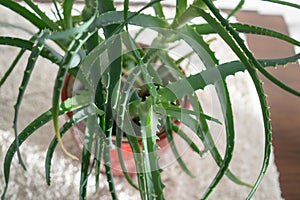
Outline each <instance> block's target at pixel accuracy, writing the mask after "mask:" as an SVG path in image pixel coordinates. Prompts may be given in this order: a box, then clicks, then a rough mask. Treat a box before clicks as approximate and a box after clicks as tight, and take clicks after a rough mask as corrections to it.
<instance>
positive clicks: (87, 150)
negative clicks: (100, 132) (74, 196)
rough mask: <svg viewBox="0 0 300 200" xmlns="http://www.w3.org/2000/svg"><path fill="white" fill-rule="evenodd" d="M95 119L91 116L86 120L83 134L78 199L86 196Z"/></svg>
mask: <svg viewBox="0 0 300 200" xmlns="http://www.w3.org/2000/svg"><path fill="white" fill-rule="evenodd" d="M95 126H97V118H96V116H91V117H88V118H87V123H86V126H85V132H84V143H83V150H82V156H81V157H82V161H81V174H80V187H79V188H80V189H79V195H80V199H86V195H87V184H88V176H89V173H88V172H89V167H90V161H91V154H92V148H93V143H94V138H95V131H96V130H97V128H96V127H95Z"/></svg>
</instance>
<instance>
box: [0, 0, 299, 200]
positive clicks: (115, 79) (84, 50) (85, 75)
mask: <svg viewBox="0 0 300 200" xmlns="http://www.w3.org/2000/svg"><path fill="white" fill-rule="evenodd" d="M266 1H268V2H270V3H275V4H280V5H281V6H282V7H284V6H289V7H293V8H294V9H300V6H299V5H296V4H293V3H289V2H285V1H279V0H266ZM52 3H53V5H54V8H55V11H54V13H55V15H56V19H52V18H49V17H48V16H47V15H46V14H45V13H44V11H43V10H41V9H40V8H39V5H38V3H34V2H32V1H31V0H24V2H23V3H22V4H21V3H18V2H15V1H12V0H0V4H1V5H2V6H4V7H7V8H8V9H10V10H12V11H14V12H16V13H17V14H19V15H20V16H22V17H24V18H25V19H27V20H28V21H29V22H30V23H32V24H33V25H34V26H36V27H37V28H38V31H37V32H36V33H35V34H33V35H32V36H31V38H29V39H27V40H25V39H21V38H16V37H12V36H10V35H3V36H0V44H1V45H7V46H13V47H17V48H19V49H20V52H19V54H18V55H16V57H15V58H12V59H13V62H12V65H11V66H10V67H9V68H8V70H7V71H6V73H5V74H4V76H3V77H1V80H0V87H1V86H2V85H3V84H4V83H5V81H6V79H7V77H8V76H9V75H10V74H11V72H12V71H13V70H14V68H15V67H16V66H17V63H18V61H19V60H20V58H21V57H22V56H23V54H24V52H26V51H29V52H30V54H29V56H28V62H27V65H26V68H25V71H24V76H23V79H22V82H21V85H20V87H19V95H18V97H17V99H16V104H15V115H14V121H13V127H14V131H15V140H14V141H13V143H12V144H11V145H10V147H9V149H8V151H7V154H6V156H5V161H4V165H3V170H4V176H5V184H6V185H5V187H4V188H3V189H4V192H3V194H2V199H5V193H6V191H7V190H8V189H9V188H8V183H9V178H10V167H11V162H12V158H13V157H14V156H15V154H16V153H17V156H18V159H19V162H20V164H21V165H22V167H23V168H24V169H26V168H25V167H26V166H25V164H24V163H23V161H22V156H21V152H20V150H19V147H20V146H21V145H22V143H23V142H24V141H25V140H26V139H27V138H28V137H30V136H31V135H32V134H33V133H34V132H35V131H36V130H37V129H38V128H40V127H41V126H43V125H44V124H46V123H48V122H49V121H52V122H53V127H54V128H53V130H54V131H53V132H54V133H55V136H54V138H53V140H52V141H51V144H50V146H49V148H48V152H47V157H46V159H45V168H46V179H47V180H46V182H47V184H49V185H50V169H51V164H52V162H51V160H52V156H53V154H54V151H55V149H56V147H57V144H59V146H60V147H61V148H62V150H63V151H64V152H65V154H66V155H67V156H68V157H70V159H78V158H77V157H76V156H74V155H72V154H71V153H69V152H68V150H67V149H66V148H65V147H64V145H63V142H62V140H61V137H63V135H64V133H66V132H67V131H68V130H69V129H70V128H71V127H72V126H74V125H76V124H77V123H80V122H82V121H85V124H86V126H85V131H84V145H83V150H82V159H81V161H79V162H81V166H82V169H81V180H80V199H86V194H87V187H86V186H87V182H88V181H90V180H89V179H90V178H91V175H90V174H91V171H93V170H95V176H96V178H95V180H96V185H98V184H99V174H100V166H101V165H102V164H103V165H104V166H105V174H106V177H107V181H108V185H109V189H110V192H111V196H112V199H118V194H117V193H116V190H115V185H114V174H113V170H112V165H111V156H110V149H111V148H118V154H119V161H120V164H121V166H122V170H123V173H124V177H125V178H126V179H127V181H128V182H129V183H130V184H131V185H132V186H133V187H134V188H136V189H137V191H139V193H140V197H141V199H164V183H163V182H162V179H161V174H162V173H163V169H162V168H160V165H159V155H158V153H157V150H158V148H159V147H158V145H157V139H158V135H157V132H159V131H160V130H162V129H163V130H165V133H166V134H167V139H168V142H169V145H170V147H171V149H172V152H173V154H174V156H175V157H176V159H177V161H178V163H179V166H180V167H181V168H182V170H183V171H185V172H186V174H187V175H189V176H192V177H193V176H194V175H193V172H192V171H190V170H189V167H188V165H187V164H186V163H184V161H183V160H182V159H181V158H180V155H179V152H178V149H177V147H176V145H175V143H174V142H173V133H176V135H178V137H181V138H182V139H183V140H184V141H185V142H186V143H187V144H189V147H190V148H191V149H192V150H193V151H194V152H195V153H196V154H197V155H199V157H201V156H203V154H204V153H205V152H210V154H211V156H212V158H213V159H214V160H215V162H216V164H217V165H218V166H219V171H218V173H217V174H216V176H215V178H214V179H213V181H212V183H211V184H210V186H209V188H208V189H207V191H206V192H205V193H204V194H203V196H202V197H201V195H200V196H199V198H202V199H207V198H208V196H209V195H210V194H211V193H212V191H213V189H214V188H215V187H216V186H217V185H218V183H219V181H220V180H221V179H222V177H223V176H224V175H226V176H227V177H228V178H229V179H230V180H232V181H233V182H235V183H236V184H239V185H241V187H250V188H251V192H250V193H249V195H248V197H247V199H250V198H251V197H252V196H253V194H254V193H255V191H256V190H257V188H258V186H259V184H260V182H261V180H262V178H263V176H264V174H265V173H266V170H267V167H268V163H269V158H270V151H271V141H272V134H271V124H270V115H269V110H268V105H267V102H266V97H265V96H266V95H265V92H264V90H263V87H262V82H261V79H260V77H259V76H258V74H257V72H258V71H259V72H261V73H262V74H263V75H264V76H265V77H266V78H268V79H269V80H270V81H272V82H273V83H274V84H276V85H277V86H279V87H280V88H282V89H283V90H286V91H288V92H290V93H292V94H294V95H296V96H300V93H299V91H296V90H294V89H293V88H290V87H289V86H287V85H286V84H285V83H283V82H281V81H280V80H278V79H276V78H275V77H273V76H272V75H271V74H270V73H268V71H266V69H265V68H266V67H276V66H282V65H283V66H284V65H286V64H288V63H291V62H296V61H297V60H298V59H299V57H300V55H299V54H296V55H293V56H291V57H286V58H276V59H269V60H259V59H257V58H255V56H254V55H253V54H252V53H251V51H250V50H249V49H248V47H247V46H246V45H245V42H244V41H243V39H242V38H241V37H240V35H239V34H240V33H250V34H257V35H264V36H266V37H274V38H278V39H280V40H284V41H286V42H288V43H291V44H292V45H295V46H300V42H299V41H297V40H295V39H293V38H290V37H289V36H288V35H284V34H282V33H278V32H276V31H274V30H269V29H267V28H264V27H256V26H253V25H247V24H240V23H231V22H230V21H228V19H227V18H225V17H224V16H223V15H222V14H221V13H220V10H219V9H218V8H217V7H216V6H215V4H214V2H213V1H212V0H194V2H193V3H191V4H188V3H187V1H186V0H177V1H176V7H175V8H174V9H175V13H174V16H172V18H169V17H167V16H165V7H164V6H163V2H161V1H160V0H153V1H150V2H148V3H146V4H145V5H144V7H142V8H141V9H140V10H138V11H134V12H133V11H132V6H131V4H130V1H129V0H125V1H124V3H123V4H122V5H121V6H122V8H123V9H121V10H118V11H117V10H116V7H115V5H114V2H113V1H112V0H101V1H100V0H85V1H84V8H83V10H82V11H81V14H80V15H72V10H73V6H74V4H75V1H74V0H73V1H72V0H70V1H58V0H53V2H52ZM24 4H26V7H25V6H23V5H24ZM243 4H244V0H241V1H240V3H239V4H238V5H237V6H236V9H234V10H233V11H232V12H231V13H230V14H229V16H228V18H230V17H231V16H234V14H235V13H236V12H237V11H238V10H239V9H240V8H241V7H242V6H243ZM29 8H30V9H29ZM149 9H153V14H145V13H144V11H145V10H149ZM199 17H200V18H202V19H203V22H202V23H198V22H196V21H192V20H193V19H194V18H199ZM133 27H135V28H136V27H138V28H139V29H138V31H132V28H133ZM147 30H151V31H152V32H155V38H154V39H151V38H149V41H147V42H148V45H147V46H144V47H143V46H142V45H141V43H139V42H138V40H137V38H138V37H139V35H140V34H142V33H143V32H146V31H147ZM209 34H217V35H219V36H220V37H221V38H222V39H223V40H224V41H225V42H226V43H227V44H228V46H229V47H230V48H231V50H232V51H233V52H234V53H235V54H236V56H237V58H238V60H236V61H232V62H228V63H223V64H219V61H218V59H217V58H216V57H215V55H214V52H213V51H212V50H211V48H210V46H209V42H208V41H206V40H205V39H204V36H206V35H209ZM49 41H52V42H54V44H56V48H50V47H49V46H48V42H49ZM179 42H184V43H185V44H187V45H188V46H189V48H190V49H191V53H187V54H186V55H182V57H180V58H178V59H176V58H174V57H172V55H171V53H170V52H172V48H176V45H177V44H179ZM58 49H59V51H58ZM59 52H63V54H61V53H59ZM191 55H196V56H197V57H198V59H199V60H200V61H201V62H202V63H203V64H204V66H205V68H206V69H205V70H202V71H200V72H198V73H196V74H193V75H186V74H185V73H184V71H182V69H181V67H180V65H181V62H182V61H183V60H188V59H189V57H190V56H191ZM39 57H44V58H46V59H48V60H50V61H51V62H53V63H55V64H56V65H57V67H58V72H57V76H56V79H55V83H54V88H53V92H52V93H53V95H52V108H51V109H50V110H48V111H45V113H43V114H42V115H40V116H39V117H37V118H36V119H34V120H33V121H32V122H31V123H29V124H28V125H27V126H26V128H24V129H23V130H22V131H20V130H18V128H17V124H18V114H19V108H20V106H21V104H22V98H23V95H24V93H25V92H26V87H27V85H28V82H29V81H30V76H31V73H32V71H33V70H34V68H35V67H36V60H37V59H38V58H39ZM160 66H164V68H159V67H160ZM160 69H161V70H162V69H163V70H162V71H159V70H160ZM245 70H247V71H248V72H249V74H250V76H251V78H252V81H253V83H254V85H255V88H256V91H257V95H258V97H259V100H260V105H261V107H260V109H261V111H262V114H263V122H264V127H265V128H264V129H265V130H264V136H265V138H264V140H265V153H264V158H263V163H262V166H261V171H260V174H259V176H258V177H257V181H256V182H255V183H254V185H250V184H248V183H246V182H244V181H242V180H240V179H239V178H238V177H236V176H235V175H234V173H233V172H231V171H230V170H229V165H230V161H231V158H232V154H233V149H234V143H235V142H234V140H235V130H234V119H233V114H232V108H231V103H230V97H229V92H228V88H227V83H226V82H225V79H226V77H227V76H229V75H234V74H235V73H237V72H239V71H245ZM67 73H69V74H72V75H73V76H74V77H76V79H77V80H78V81H79V82H80V83H81V84H82V85H83V86H84V90H82V91H79V92H78V93H77V94H75V95H74V96H73V97H70V98H69V99H67V100H65V101H63V102H60V96H61V91H62V87H63V82H64V80H65V77H66V74H67ZM164 74H165V75H166V74H167V75H166V76H172V79H168V80H167V81H166V79H165V75H164ZM208 85H214V87H215V89H216V91H217V94H218V95H217V96H218V101H219V103H220V106H221V109H222V113H223V120H219V119H215V118H213V117H211V116H209V115H207V114H205V113H204V112H203V109H202V104H201V101H200V100H199V99H198V98H197V97H196V95H195V92H196V91H198V90H202V89H204V88H205V87H206V86H208ZM140 91H145V93H146V94H144V95H141V94H140V93H141V92H140ZM186 100H187V101H188V102H189V103H190V105H191V108H186V107H184V106H182V105H180V102H183V101H186ZM75 110H76V112H74V114H73V116H72V117H71V118H70V119H69V120H67V121H66V123H65V124H64V125H63V126H62V127H59V124H58V117H59V116H60V115H63V114H65V113H67V112H70V111H75ZM133 119H135V120H136V121H137V124H138V125H139V127H140V128H139V129H138V131H137V130H136V129H134V127H133V122H132V121H133ZM178 121H180V122H181V123H182V124H184V125H186V126H187V127H189V129H190V131H191V132H192V133H193V134H195V135H196V136H197V137H198V138H199V139H200V140H201V141H202V143H203V146H204V150H203V149H201V148H200V147H199V146H197V144H195V143H194V142H193V140H192V138H190V136H188V135H187V134H186V133H185V132H184V131H183V130H181V129H180V127H179V126H178V124H177V123H176V122H178ZM209 121H212V122H213V123H220V121H224V123H223V126H224V127H225V130H226V152H225V155H224V157H222V156H221V155H220V153H219V150H218V148H217V147H216V145H215V141H214V139H213V137H212V135H211V132H210V129H209V126H208V122H209ZM113 136H114V137H113ZM125 137H126V140H127V141H128V142H129V144H130V147H131V149H132V152H133V153H134V161H135V167H136V179H137V184H136V182H135V181H134V180H133V177H132V176H130V175H129V173H128V171H127V169H126V166H125V164H124V160H123V157H122V151H121V148H122V140H123V139H124V138H125ZM262 139H263V138H262ZM94 141H95V142H94ZM92 152H94V155H92ZM92 156H93V157H94V160H93V163H92V164H90V160H91V157H92ZM102 161H103V162H102Z"/></svg>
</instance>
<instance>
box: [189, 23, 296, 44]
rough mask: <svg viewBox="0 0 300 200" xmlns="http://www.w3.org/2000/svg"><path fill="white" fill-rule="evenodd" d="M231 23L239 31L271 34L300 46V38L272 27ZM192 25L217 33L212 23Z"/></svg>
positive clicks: (204, 32)
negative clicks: (299, 39) (297, 38)
mask: <svg viewBox="0 0 300 200" xmlns="http://www.w3.org/2000/svg"><path fill="white" fill-rule="evenodd" d="M230 25H231V26H232V27H233V28H234V29H235V30H236V31H238V32H240V33H247V34H255V35H264V36H269V37H273V38H277V39H280V40H283V41H286V42H288V43H291V44H293V45H297V46H300V42H299V41H298V40H295V39H293V38H291V37H289V36H288V35H285V34H282V33H279V32H277V31H275V30H271V29H267V28H264V27H259V26H254V25H248V24H240V23H230ZM192 27H193V28H195V29H196V31H197V32H198V33H199V34H213V33H216V31H215V30H214V28H213V27H212V26H211V25H210V24H199V25H193V26H192Z"/></svg>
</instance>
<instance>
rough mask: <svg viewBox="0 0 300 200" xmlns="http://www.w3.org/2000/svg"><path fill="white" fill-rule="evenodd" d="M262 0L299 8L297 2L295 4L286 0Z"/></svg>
mask: <svg viewBox="0 0 300 200" xmlns="http://www.w3.org/2000/svg"><path fill="white" fill-rule="evenodd" d="M263 1H268V2H272V3H277V4H281V5H286V6H289V7H293V8H297V9H300V5H299V4H295V3H291V2H287V1H281V0H263Z"/></svg>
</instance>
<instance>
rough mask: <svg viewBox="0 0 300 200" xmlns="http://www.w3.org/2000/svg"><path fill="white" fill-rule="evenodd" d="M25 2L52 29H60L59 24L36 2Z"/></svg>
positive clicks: (25, 0) (28, 0) (29, 0)
mask: <svg viewBox="0 0 300 200" xmlns="http://www.w3.org/2000/svg"><path fill="white" fill-rule="evenodd" d="M24 2H25V3H26V4H27V5H28V6H29V7H30V8H31V9H32V10H33V11H34V12H35V13H36V14H37V15H38V16H39V17H40V18H41V20H43V21H44V22H45V23H46V24H47V26H48V27H50V28H51V30H58V29H59V28H58V25H57V24H56V23H55V22H54V21H52V20H51V19H50V18H49V17H48V16H47V15H46V14H45V13H44V12H43V11H42V10H41V9H40V8H39V7H38V6H37V5H36V4H34V3H33V2H32V1H31V0H24Z"/></svg>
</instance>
